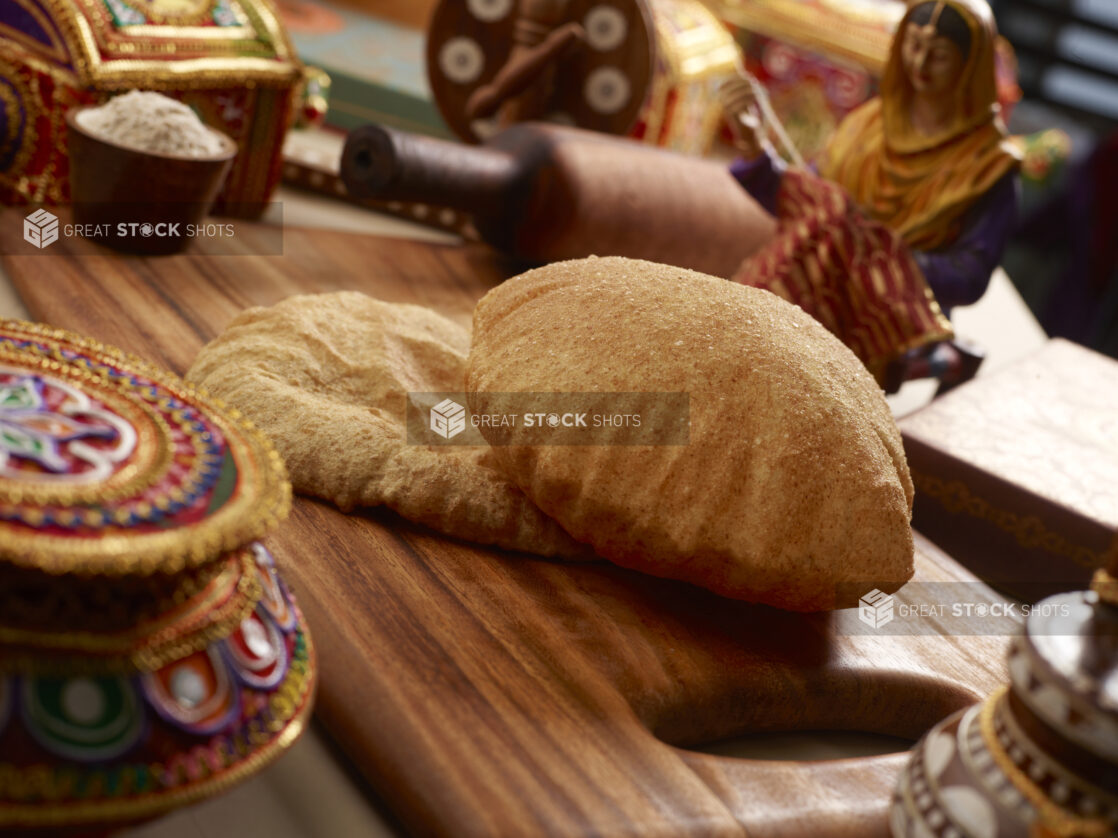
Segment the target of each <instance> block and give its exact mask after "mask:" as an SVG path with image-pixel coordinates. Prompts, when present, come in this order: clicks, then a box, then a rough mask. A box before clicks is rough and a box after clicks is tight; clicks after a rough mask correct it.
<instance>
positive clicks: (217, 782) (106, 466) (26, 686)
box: [0, 321, 315, 830]
mask: <svg viewBox="0 0 1118 838" xmlns="http://www.w3.org/2000/svg"><path fill="white" fill-rule="evenodd" d="M290 502H291V489H290V485H289V484H288V482H287V478H286V474H285V471H284V467H283V463H282V462H281V460H280V458H279V456H278V455H277V454H276V452H275V450H274V449H273V448H272V447H271V445H270V443H268V442H267V440H266V439H264V437H263V436H262V435H261V434H259V433H258V432H257V431H255V430H254V429H253V428H252V427H251V425H250V424H249V423H247V422H245V421H242V420H241V419H240V417H239V415H238V414H237V413H236V412H234V411H229V412H226V411H223V410H222V409H221V408H220V406H219V405H215V404H213V403H210V402H209V401H208V400H206V399H205V398H204V397H203V396H202V395H200V394H198V393H197V392H195V391H194V390H193V389H191V388H190V387H189V386H188V385H186V384H184V383H183V382H182V381H181V380H179V379H178V378H176V377H175V376H173V375H171V374H170V373H167V372H163V371H161V370H159V369H157V368H156V367H154V366H152V365H150V364H147V363H145V362H143V361H140V360H139V359H136V358H133V357H131V356H128V355H126V354H124V353H122V352H120V351H119V350H115V349H112V348H108V347H105V346H102V345H99V344H96V343H94V342H92V341H87V340H84V339H81V338H78V337H76V336H74V335H72V334H69V333H67V332H62V331H57V330H53V329H49V328H46V327H43V326H38V325H34V324H29V323H22V322H18V321H0V830H2V829H4V828H6V827H59V826H73V825H97V824H103V825H109V824H123V823H128V822H131V821H136V820H140V819H144V818H148V817H152V816H155V815H158V814H161V813H162V812H164V811H166V810H168V809H170V808H173V807H175V806H178V805H182V804H184V803H189V802H192V801H194V800H197V799H199V798H202V797H205V796H207V795H209V794H212V793H214V792H217V791H220V790H223V789H225V788H226V787H228V786H229V785H230V784H231V783H233V782H235V781H237V780H239V779H241V778H243V777H245V776H247V775H248V774H250V773H252V772H254V771H256V770H258V769H259V768H260V767H262V766H263V765H264V764H265V763H267V762H268V761H269V760H271V759H272V758H274V757H275V756H277V755H278V754H279V753H281V752H282V751H283V750H284V749H286V748H287V747H288V746H289V745H290V744H291V743H292V742H293V741H294V740H295V739H296V738H297V737H298V735H299V734H300V733H301V731H302V729H303V727H304V725H305V723H306V720H307V719H308V718H309V714H310V709H311V704H312V699H313V692H314V689H313V688H314V681H315V667H314V653H313V649H312V647H311V642H310V636H309V634H308V633H307V630H306V627H305V625H304V623H303V619H302V616H301V614H300V612H299V610H298V608H297V607H296V605H295V603H294V601H293V599H292V598H291V595H290V593H289V591H288V590H287V588H286V586H285V585H284V583H283V581H282V580H281V579H280V578H279V576H278V574H277V572H276V567H275V564H274V562H273V560H272V557H271V555H270V553H269V552H268V550H267V549H266V548H265V547H264V546H263V545H262V544H261V543H259V542H258V541H256V539H259V538H261V537H262V536H263V535H264V534H265V533H266V532H267V531H268V530H269V529H271V528H272V527H273V526H274V525H275V524H276V523H277V522H278V521H279V520H280V519H281V518H282V517H284V516H285V515H286V513H287V511H288V508H289V506H290Z"/></svg>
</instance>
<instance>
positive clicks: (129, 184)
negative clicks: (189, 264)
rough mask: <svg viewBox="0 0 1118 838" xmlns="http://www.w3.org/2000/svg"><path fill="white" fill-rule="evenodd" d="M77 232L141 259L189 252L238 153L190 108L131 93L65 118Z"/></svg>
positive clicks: (162, 98)
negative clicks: (132, 253) (193, 239)
mask: <svg viewBox="0 0 1118 838" xmlns="http://www.w3.org/2000/svg"><path fill="white" fill-rule="evenodd" d="M66 123H67V125H68V127H69V129H70V130H69V144H70V195H71V199H72V201H73V212H74V224H75V226H77V228H78V229H79V230H80V231H81V233H82V234H83V235H85V236H86V237H87V238H91V239H94V240H96V241H99V242H101V243H103V244H106V245H109V246H110V247H114V248H117V249H119V250H126V251H131V252H136V253H173V252H176V251H179V250H182V249H183V248H184V247H186V246H187V245H188V244H189V243H190V241H191V239H192V238H193V235H192V234H193V232H194V230H196V229H198V228H199V227H200V226H202V225H200V222H201V221H202V220H203V219H204V218H205V216H206V215H208V214H209V211H210V208H211V207H212V206H213V202H214V199H215V198H216V197H217V194H218V192H220V191H221V187H222V185H223V183H224V182H225V178H226V176H227V175H228V173H229V169H230V168H231V167H232V165H233V158H234V157H235V156H236V154H237V145H236V143H234V142H233V140H231V139H230V138H229V137H228V136H226V135H225V134H223V133H221V132H220V131H216V130H214V129H213V128H210V127H209V126H207V125H206V124H205V123H203V122H202V120H201V119H199V118H198V115H197V114H195V113H194V111H192V110H191V109H190V108H189V107H187V106H186V105H184V104H183V103H182V102H179V101H177V100H175V99H172V98H170V97H168V96H164V95H163V94H161V93H154V92H151V91H139V90H133V91H131V92H129V93H124V94H121V95H119V96H116V97H115V98H113V99H110V100H109V101H108V102H106V103H105V104H103V105H92V106H86V107H80V108H74V109H73V110H71V111H70V112H69V113H67V115H66Z"/></svg>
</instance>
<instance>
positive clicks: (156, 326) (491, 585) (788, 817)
mask: <svg viewBox="0 0 1118 838" xmlns="http://www.w3.org/2000/svg"><path fill="white" fill-rule="evenodd" d="M16 221H17V219H16V218H15V217H14V213H13V212H12V211H5V212H4V214H3V217H2V218H0V230H2V231H3V234H2V236H0V245H2V244H4V242H3V237H4V236H8V237H10V236H12V235H16V236H18V235H19V233H18V230H19V227H20V225H19V224H18V223H16ZM238 229H239V230H247V229H248V228H247V225H244V224H242V225H240V226H239V228H238ZM244 244H245V247H246V249H250V248H251V244H252V243H251V237H250V236H246V238H245V239H244ZM64 246H65V245H64V243H62V242H60V243H59V245H56V246H55V247H56V248H57V249H53V248H52V253H54V254H56V255H45V254H44V255H39V256H20V257H6V258H5V259H4V260H3V264H4V268H5V269H6V270H7V272H8V274H9V276H10V277H11V278H12V280H13V282H14V283H15V285H16V287H17V288H18V289H19V291H20V292H21V294H22V296H23V299H24V300H25V302H26V304H27V306H28V309H29V310H30V311H31V313H32V315H33V316H35V317H36V318H38V319H40V320H43V321H45V322H48V323H51V324H54V325H58V326H64V327H67V328H72V329H76V330H79V331H80V332H82V333H84V334H87V335H90V336H92V337H94V338H97V339H100V340H104V341H108V342H111V343H113V344H115V345H118V346H120V347H122V348H124V349H127V350H130V351H133V352H137V353H139V354H142V355H144V356H145V357H148V358H150V359H153V360H155V361H158V362H160V363H162V364H165V365H167V366H168V367H170V368H171V369H173V370H175V371H177V372H180V373H181V372H182V371H184V370H185V369H186V368H187V367H188V366H189V364H190V362H191V360H192V359H193V357H194V354H195V353H196V352H197V350H198V349H199V347H200V346H201V345H202V344H203V342H204V341H206V340H208V339H209V338H211V337H213V336H214V335H216V334H217V333H218V332H219V331H220V330H221V328H222V327H223V326H224V324H225V323H226V322H227V321H228V320H229V319H230V318H231V317H232V316H233V315H234V314H236V313H237V312H238V311H239V310H240V309H241V308H243V307H245V306H248V305H251V304H269V303H273V302H275V301H277V300H279V299H281V298H282V297H285V296H287V295H289V294H292V293H297V292H305V291H329V290H335V289H341V288H348V289H357V290H361V291H365V292H368V293H370V294H373V295H376V296H379V297H382V298H384V299H389V300H401V301H409V302H418V303H423V304H425V305H429V306H432V307H433V308H436V309H438V310H439V311H441V312H443V313H444V314H446V315H448V316H450V317H452V318H454V319H456V320H459V321H460V322H468V320H469V313H470V310H471V308H472V306H473V303H474V301H475V300H476V299H477V298H478V297H479V296H480V295H481V294H482V293H484V292H485V290H486V289H487V288H489V287H491V286H492V285H493V284H494V283H496V282H498V281H500V279H501V278H502V277H504V276H505V275H506V274H507V273H508V272H509V271H510V270H512V266H510V265H508V264H504V263H499V262H496V261H494V259H493V257H492V255H491V252H490V251H487V250H485V249H484V248H481V247H480V246H470V247H463V248H458V247H445V246H432V245H425V244H419V243H412V242H404V241H393V240H387V239H375V238H367V237H360V236H354V235H349V234H341V233H328V232H322V231H302V230H288V231H286V238H285V255H284V256H282V257H257V256H239V257H223V258H217V257H211V258H205V257H201V256H199V255H196V254H193V255H192V254H189V253H188V254H184V255H180V256H173V257H164V258H159V259H154V258H152V259H141V258H125V257H118V256H116V255H115V254H113V255H106V256H103V257H82V258H81V259H80V260H78V259H74V258H70V257H68V256H66V255H65V253H64V251H63V250H62V248H63V247H64ZM4 250H5V251H8V252H10V250H11V248H4ZM268 543H269V545H270V546H271V547H272V549H273V550H274V552H275V553H276V557H277V560H278V561H279V562H280V564H281V566H282V567H283V568H284V572H285V575H286V576H287V578H288V579H289V580H290V581H291V582H292V585H293V587H294V588H295V590H296V595H297V596H298V598H299V600H300V602H301V604H302V605H303V608H304V610H305V611H306V613H307V617H308V620H309V622H310V625H311V628H312V630H313V632H314V634H315V637H316V642H317V645H318V648H319V650H320V656H321V666H322V686H321V692H320V697H319V705H318V707H319V709H318V713H319V717H320V718H321V720H322V721H323V722H324V723H325V725H326V726H327V728H328V729H329V730H330V732H331V733H332V735H333V736H334V737H335V738H336V739H337V741H338V742H339V743H340V744H341V746H342V747H343V748H344V749H345V750H346V752H347V753H348V754H349V755H350V756H351V757H352V759H353V760H354V761H355V763H356V764H357V765H358V766H359V767H360V769H361V770H362V772H363V773H364V774H365V776H366V777H367V778H368V780H369V781H370V783H371V784H372V785H373V786H374V787H375V788H376V790H377V791H378V792H379V793H380V794H381V795H382V797H383V798H384V799H385V800H386V801H387V802H388V803H389V805H390V806H391V807H392V808H393V810H394V812H395V814H396V815H398V817H399V818H400V820H401V822H402V823H403V824H405V826H406V827H407V828H408V829H409V831H411V832H412V833H414V834H416V835H447V836H491V835H495V836H527V835H533V836H534V835H555V836H595V835H603V836H628V835H638V834H639V835H642V836H665V837H667V836H681V835H688V836H743V835H750V836H765V837H766V838H768V837H770V836H771V837H772V838H775V837H776V836H802V835H807V834H813V835H818V836H836V838H837V836H844V838H845V836H851V838H852V837H853V836H873V835H885V834H886V831H887V830H886V823H885V806H886V803H887V801H888V796H889V793H890V791H891V788H892V785H893V782H894V779H895V777H896V776H897V773H898V772H899V770H900V767H901V765H902V764H903V760H904V757H903V756H902V755H891V756H885V757H874V758H865V759H856V760H843V761H836V762H825V763H795V762H754V761H749V760H734V759H730V758H726V757H716V756H710V755H705V754H701V753H697V752H693V751H688V750H686V746H688V745H692V744H695V743H700V742H704V741H710V740H716V739H719V738H723V737H727V736H731V735H737V734H741V733H743V732H748V731H771V730H827V729H856V730H868V731H877V732H882V733H888V734H894V735H899V736H905V737H916V736H918V735H920V734H921V733H922V732H923V731H924V730H926V729H927V728H928V727H930V726H931V725H932V724H933V723H934V722H935V721H937V720H938V719H940V718H941V717H943V716H944V715H946V714H947V713H949V712H951V711H953V710H955V709H957V708H959V707H961V706H964V705H966V704H969V703H971V702H972V701H975V700H977V699H978V698H979V697H980V696H981V695H982V694H984V693H986V692H988V691H989V690H991V689H993V687H994V686H996V685H997V684H999V683H1001V682H1002V681H1003V680H1004V678H1005V671H1004V663H1003V661H1004V649H1005V645H1006V639H1005V638H1004V637H940V636H916V637H896V636H887V635H881V636H857V637H853V636H840V635H838V634H837V633H836V631H835V627H834V617H833V616H832V615H828V614H817V615H801V614H792V613H787V612H781V611H777V610H774V609H770V608H765V607H761V606H748V605H744V604H742V603H738V602H733V601H729V600H723V599H720V598H718V597H716V596H714V595H712V594H709V593H707V592H705V591H701V590H699V589H697V588H693V587H690V586H687V585H683V584H680V583H675V582H671V581H667V580H661V579H655V578H651V577H645V576H641V575H639V574H636V573H633V572H630V571H626V570H623V569H621V568H616V567H612V566H608V565H605V564H587V565H581V566H570V565H564V564H560V563H557V562H548V561H544V560H537V559H531V558H527V557H523V556H518V555H513V554H507V553H499V552H497V551H492V550H484V549H480V548H476V547H473V546H471V545H467V544H462V543H457V542H453V541H450V540H448V539H446V538H443V537H441V536H438V535H436V534H433V533H431V532H429V531H426V530H423V529H422V528H419V527H415V526H413V525H411V524H409V523H407V522H404V521H402V520H400V519H398V518H396V517H394V516H393V515H391V514H390V513H387V512H385V511H383V510H372V511H369V512H365V513H361V514H353V515H343V514H341V513H340V512H338V511H337V510H335V509H333V508H332V507H330V506H328V505H325V504H322V503H319V502H315V501H311V500H305V499H304V500H300V501H298V502H297V503H296V505H295V509H294V512H293V514H292V517H291V519H290V520H289V521H288V522H287V523H285V524H284V525H283V526H282V527H281V528H280V529H279V531H277V532H276V533H275V534H274V535H273V536H271V537H270V538H269V539H268ZM917 545H918V553H919V554H918V556H917V578H918V579H921V580H923V581H933V580H940V581H966V582H972V581H973V577H972V576H971V574H969V573H968V572H967V571H965V570H964V569H962V568H961V567H960V566H959V565H957V564H956V563H955V562H954V561H952V560H951V559H950V558H948V557H947V556H945V555H944V554H943V553H941V552H939V551H938V550H936V549H935V548H934V547H933V546H931V545H930V544H929V543H928V542H926V541H925V540H923V539H921V538H919V537H918V538H917ZM972 590H975V591H976V592H979V591H981V588H980V586H978V585H977V583H976V584H975V587H974V588H973V589H972ZM976 596H979V597H981V598H987V599H989V600H991V601H994V600H996V596H995V595H994V594H992V593H989V592H986V593H976Z"/></svg>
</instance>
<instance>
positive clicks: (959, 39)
mask: <svg viewBox="0 0 1118 838" xmlns="http://www.w3.org/2000/svg"><path fill="white" fill-rule="evenodd" d="M996 37H997V30H996V27H995V24H994V18H993V14H992V13H991V11H990V8H989V6H987V4H986V3H985V2H984V0H936V1H935V2H916V3H914V4H912V5H910V7H909V8H908V10H907V12H906V13H905V15H904V17H903V18H902V20H901V22H900V24H899V26H898V29H897V33H896V35H895V37H894V39H893V42H892V46H891V48H890V52H889V57H888V62H887V64H886V67H885V71H884V74H883V76H882V81H881V93H880V95H879V96H877V97H875V98H873V99H871V100H869V101H868V102H866V103H865V104H863V105H862V106H861V107H859V108H858V109H856V110H855V111H853V112H852V113H850V114H849V115H848V116H847V117H846V118H845V119H844V120H843V121H842V123H841V124H840V125H839V127H838V129H837V130H836V132H835V134H834V135H833V136H832V137H831V139H830V141H829V143H828V145H827V146H826V148H825V149H824V151H823V153H822V154H821V156H820V158H819V159H818V161H817V162H816V169H817V170H816V172H813V171H810V170H807V169H805V168H801V167H799V166H793V167H789V166H786V165H785V164H784V162H783V161H782V160H781V159H780V158H779V157H778V156H777V155H776V153H775V152H774V151H773V149H772V148H771V146H770V145H769V143H768V141H767V139H766V138H765V131H764V126H763V119H762V117H761V116H760V115H759V113H758V101H759V99H763V91H759V90H758V89H757V87H756V82H755V81H754V80H752V79H749V78H745V77H743V78H740V79H736V80H734V81H733V82H730V83H728V84H727V85H725V86H724V87H723V88H722V90H721V98H722V102H723V107H724V110H725V111H726V114H727V117H728V118H729V121H730V125H731V130H732V132H733V134H734V141H735V142H734V144H735V147H736V148H737V149H738V151H739V152H740V154H741V156H740V157H739V158H737V159H736V160H735V161H734V162H733V163H732V164H731V172H732V174H733V175H734V177H735V178H736V179H737V180H738V181H739V182H740V183H741V184H742V186H743V187H745V189H747V190H748V191H749V193H750V194H751V195H752V196H753V197H754V198H755V199H756V200H757V201H758V202H759V203H760V204H761V205H762V206H763V207H765V209H767V210H768V211H769V212H770V213H772V214H773V215H774V216H776V217H777V219H778V223H779V230H778V234H777V236H776V237H775V238H774V240H772V241H771V242H770V243H769V244H767V245H766V246H765V247H763V248H762V249H761V250H760V251H758V252H757V253H755V254H753V255H752V256H750V257H749V258H748V259H746V260H745V261H744V262H743V263H742V265H741V268H740V269H739V270H738V272H737V274H736V275H735V276H734V279H735V280H736V281H738V282H742V283H745V284H748V285H753V286H757V287H761V288H766V289H768V290H770V291H773V292H775V293H777V294H779V295H780V296H782V297H784V298H786V299H788V300H790V301H792V302H794V303H797V304H798V305H800V306H801V307H802V308H804V309H805V310H806V311H807V312H808V313H810V314H811V315H813V316H814V317H816V319H818V320H820V321H821V322H822V323H823V324H824V325H825V326H826V327H827V328H828V329H830V330H831V331H832V332H833V333H834V334H835V335H836V336H838V337H839V338H840V339H841V340H843V342H844V343H846V344H847V345H848V346H849V347H850V348H851V349H852V350H853V351H854V353H855V354H856V355H858V357H859V358H861V360H862V361H863V363H865V364H866V366H867V367H868V368H869V370H870V371H871V372H872V373H874V375H876V376H877V377H878V379H879V380H884V378H885V377H886V371H887V368H888V367H889V365H890V363H894V364H895V363H896V362H897V361H898V359H904V358H909V359H911V358H913V357H916V356H918V355H920V354H921V353H924V354H926V353H928V352H930V351H931V347H932V346H934V345H936V344H937V342H940V341H944V340H947V339H949V338H950V337H951V336H952V330H951V324H950V321H949V319H948V316H949V313H950V310H951V309H952V308H953V307H955V306H959V305H967V304H970V303H973V302H975V301H977V300H978V299H979V298H980V297H981V296H982V294H983V293H984V292H985V290H986V287H987V285H988V284H989V281H990V276H991V274H992V273H993V271H994V269H995V268H996V267H997V265H998V262H999V260H1000V258H1001V254H1002V251H1003V249H1004V247H1005V243H1006V240H1007V238H1008V236H1009V234H1010V232H1011V230H1012V228H1013V225H1014V222H1015V218H1016V214H1017V204H1018V192H1019V188H1020V187H1019V181H1018V167H1019V157H1018V155H1017V153H1016V151H1015V149H1014V148H1013V146H1012V145H1011V144H1010V142H1009V139H1008V136H1007V133H1006V130H1005V127H1004V125H1003V124H1002V121H1001V119H1000V116H999V106H998V104H997V88H996V81H995V39H996Z"/></svg>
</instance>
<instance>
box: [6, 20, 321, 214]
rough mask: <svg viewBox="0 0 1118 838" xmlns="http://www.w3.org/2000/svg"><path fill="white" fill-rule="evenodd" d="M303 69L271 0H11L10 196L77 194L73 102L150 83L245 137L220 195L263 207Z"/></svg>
mask: <svg viewBox="0 0 1118 838" xmlns="http://www.w3.org/2000/svg"><path fill="white" fill-rule="evenodd" d="M302 73H303V68H302V65H301V64H300V63H299V61H298V59H297V58H296V56H295V54H294V52H293V51H292V49H291V46H290V44H289V43H288V40H287V36H286V34H285V33H284V29H283V27H282V25H281V24H280V22H279V20H278V17H277V15H276V12H275V10H274V9H273V8H272V6H271V4H270V3H269V2H268V0H0V201H3V202H5V203H26V202H44V203H64V202H65V201H66V200H68V198H69V195H68V188H69V187H68V182H67V180H68V179H67V173H68V165H67V156H66V127H65V121H64V116H65V113H66V111H67V109H69V108H70V107H72V106H74V105H78V104H85V103H90V102H101V101H104V100H106V99H108V98H109V97H110V96H112V95H113V94H115V93H122V92H126V91H128V90H131V89H133V88H140V89H145V90H158V91H160V92H162V93H164V94H167V95H169V96H174V97H176V98H178V99H181V100H182V101H183V102H185V103H186V104H188V105H190V106H191V107H192V108H194V109H195V110H196V111H197V112H198V114H199V116H200V117H201V118H202V120H203V121H204V122H206V123H207V124H209V125H211V126H213V127H214V128H217V129H219V130H221V131H224V132H225V133H226V134H228V135H229V136H230V137H232V138H233V139H234V140H235V141H236V143H237V145H238V146H239V148H240V152H239V154H238V155H237V158H236V160H235V161H234V164H233V169H232V171H231V172H230V173H229V178H228V180H227V181H226V185H225V189H224V191H223V193H222V196H221V197H220V198H219V205H220V206H223V207H224V208H225V209H226V211H233V212H237V213H238V214H242V213H247V214H252V213H254V212H256V211H258V210H260V209H261V207H260V206H259V204H260V203H262V202H265V201H267V200H268V198H269V197H270V196H271V194H272V191H273V189H274V188H275V185H276V183H277V182H278V179H279V176H280V168H281V166H282V158H281V151H282V145H283V138H284V134H285V133H286V131H287V128H288V126H289V124H290V123H291V120H292V117H293V108H294V99H295V94H296V88H297V86H298V84H299V83H300V81H301V79H302Z"/></svg>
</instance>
